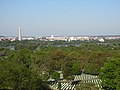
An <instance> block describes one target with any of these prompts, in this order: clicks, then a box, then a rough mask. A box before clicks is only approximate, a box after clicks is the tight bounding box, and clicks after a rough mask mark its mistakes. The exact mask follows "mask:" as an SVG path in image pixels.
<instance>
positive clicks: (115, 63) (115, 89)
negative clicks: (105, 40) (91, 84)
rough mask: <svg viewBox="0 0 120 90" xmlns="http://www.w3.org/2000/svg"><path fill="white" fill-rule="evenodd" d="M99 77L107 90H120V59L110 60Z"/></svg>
mask: <svg viewBox="0 0 120 90" xmlns="http://www.w3.org/2000/svg"><path fill="white" fill-rule="evenodd" d="M99 77H100V78H101V80H102V86H103V88H104V89H105V90H120V58H112V59H109V60H108V62H106V63H105V65H104V67H103V68H102V69H101V71H100V74H99Z"/></svg>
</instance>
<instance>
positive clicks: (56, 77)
mask: <svg viewBox="0 0 120 90" xmlns="http://www.w3.org/2000/svg"><path fill="white" fill-rule="evenodd" d="M52 78H53V79H59V78H60V74H59V73H58V72H53V73H52Z"/></svg>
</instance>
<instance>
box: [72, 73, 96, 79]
mask: <svg viewBox="0 0 120 90" xmlns="http://www.w3.org/2000/svg"><path fill="white" fill-rule="evenodd" d="M74 77H75V78H74V80H88V79H94V78H98V76H94V75H87V74H81V75H74Z"/></svg>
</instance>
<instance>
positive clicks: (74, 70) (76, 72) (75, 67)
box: [72, 63, 81, 75]
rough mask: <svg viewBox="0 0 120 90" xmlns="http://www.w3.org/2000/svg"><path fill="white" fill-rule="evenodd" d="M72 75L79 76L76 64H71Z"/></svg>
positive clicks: (79, 72)
mask: <svg viewBox="0 0 120 90" xmlns="http://www.w3.org/2000/svg"><path fill="white" fill-rule="evenodd" d="M72 74H73V75H79V74H81V70H80V65H79V64H78V63H74V64H73V66H72Z"/></svg>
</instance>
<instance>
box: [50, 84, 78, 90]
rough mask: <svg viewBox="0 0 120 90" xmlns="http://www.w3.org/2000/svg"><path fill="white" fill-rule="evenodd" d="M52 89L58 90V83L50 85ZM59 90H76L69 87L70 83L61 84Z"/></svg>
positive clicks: (72, 86)
mask: <svg viewBox="0 0 120 90" xmlns="http://www.w3.org/2000/svg"><path fill="white" fill-rule="evenodd" d="M51 86H52V87H54V88H56V89H57V88H58V83H54V84H53V85H51ZM61 90H76V88H75V85H71V84H70V83H61Z"/></svg>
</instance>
